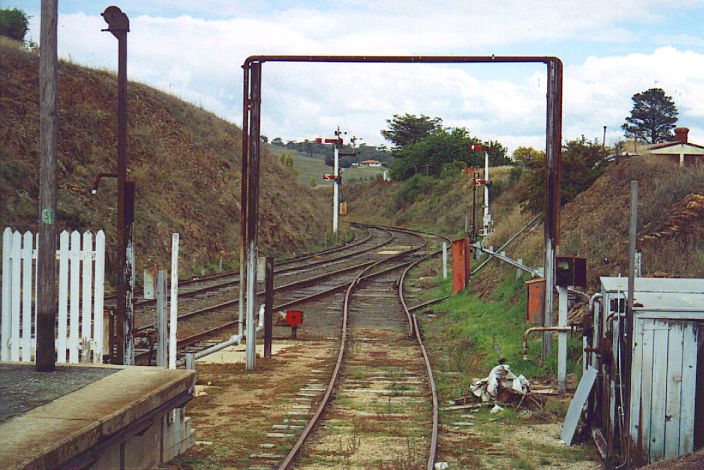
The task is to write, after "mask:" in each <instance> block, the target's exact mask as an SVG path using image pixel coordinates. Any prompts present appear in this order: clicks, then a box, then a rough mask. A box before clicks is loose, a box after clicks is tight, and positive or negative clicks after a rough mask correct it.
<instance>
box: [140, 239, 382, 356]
mask: <svg viewBox="0 0 704 470" xmlns="http://www.w3.org/2000/svg"><path fill="white" fill-rule="evenodd" d="M364 229H365V230H366V231H367V232H368V235H367V236H366V237H364V238H362V239H361V240H360V241H358V242H357V243H354V244H348V245H346V246H344V247H338V248H336V249H334V250H327V251H325V252H322V253H320V254H311V255H306V256H305V257H301V258H297V259H296V260H295V263H288V264H287V265H285V266H283V267H280V268H279V269H278V270H276V271H275V273H276V282H275V287H274V289H275V292H276V295H277V298H282V299H283V301H282V302H279V303H278V304H277V305H275V308H278V309H282V308H287V307H290V306H292V305H295V304H297V303H300V302H303V301H307V300H312V299H315V298H318V297H321V296H325V295H329V294H331V293H334V292H336V291H339V290H341V289H344V288H345V287H346V286H347V284H348V283H349V281H350V280H351V279H353V278H354V277H355V276H356V274H357V272H358V271H359V270H360V269H363V268H365V267H366V266H368V265H370V264H371V263H373V262H374V261H375V260H376V259H377V258H378V257H379V255H378V254H377V252H378V251H379V250H380V249H383V247H384V246H386V245H388V244H389V243H391V242H392V241H393V240H394V235H393V233H392V232H391V231H389V230H388V229H386V228H376V227H364ZM224 277H225V276H218V278H219V281H218V282H215V283H213V282H212V278H209V279H207V280H206V282H207V283H208V285H207V286H205V287H199V288H197V289H192V290H191V291H190V292H191V294H192V295H190V296H188V295H187V296H186V297H187V299H185V300H183V301H180V302H179V308H180V309H181V310H182V311H184V310H185V312H183V313H181V314H179V317H178V318H179V320H178V321H179V334H178V349H179V351H180V352H181V353H183V352H185V351H186V350H188V351H190V352H193V351H196V350H199V349H204V348H206V347H208V346H209V345H211V344H213V343H214V342H215V343H217V342H219V341H221V340H222V339H224V336H223V334H224V333H223V332H227V331H231V330H232V328H233V327H235V326H237V323H238V319H237V317H238V307H239V305H238V304H239V301H238V299H236V298H235V297H236V294H235V292H236V289H237V288H238V287H239V280H238V279H234V280H233V279H223V278H224ZM179 289H180V285H179ZM179 295H180V294H179ZM263 296H264V291H263V289H262V290H260V291H259V292H258V298H259V300H260V301H263ZM139 307H140V308H139V310H137V312H136V314H135V317H136V319H137V321H136V322H137V328H136V330H135V333H136V334H137V335H141V336H148V333H149V332H150V331H149V330H150V329H153V328H154V318H155V315H156V314H155V311H154V308H153V306H152V305H151V304H149V303H146V302H144V303H141V304H140V305H139ZM226 336H227V335H226ZM204 341H205V342H204ZM202 342H203V344H199V343H202ZM147 344H149V347H148V348H147V349H145V348H142V349H138V350H137V353H136V361H137V363H139V364H145V363H149V362H151V358H152V357H153V355H152V354H150V349H151V348H154V347H155V344H154V343H153V341H149V342H148V343H147Z"/></svg>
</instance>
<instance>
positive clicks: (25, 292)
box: [21, 231, 34, 362]
mask: <svg viewBox="0 0 704 470" xmlns="http://www.w3.org/2000/svg"><path fill="white" fill-rule="evenodd" d="M33 241H34V237H33V236H32V233H31V232H29V231H27V232H24V234H23V235H22V253H21V256H22V344H21V346H22V360H23V361H25V362H30V361H31V360H32V242H33Z"/></svg>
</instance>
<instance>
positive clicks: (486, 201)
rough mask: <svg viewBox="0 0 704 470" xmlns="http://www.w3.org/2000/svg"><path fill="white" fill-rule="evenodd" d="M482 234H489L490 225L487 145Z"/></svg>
mask: <svg viewBox="0 0 704 470" xmlns="http://www.w3.org/2000/svg"><path fill="white" fill-rule="evenodd" d="M484 180H485V181H486V184H485V185H484V235H489V227H490V226H491V214H490V213H489V184H490V183H489V182H490V181H491V180H490V179H489V147H487V146H486V145H485V146H484Z"/></svg>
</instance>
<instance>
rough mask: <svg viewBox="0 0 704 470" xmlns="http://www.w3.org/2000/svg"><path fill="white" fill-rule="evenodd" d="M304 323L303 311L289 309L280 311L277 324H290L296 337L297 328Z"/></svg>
mask: <svg viewBox="0 0 704 470" xmlns="http://www.w3.org/2000/svg"><path fill="white" fill-rule="evenodd" d="M302 324H303V312H301V311H300V310H289V311H287V312H279V319H278V321H277V322H276V326H288V327H290V328H291V337H292V338H294V339H295V338H296V330H297V329H298V327H299V326H301V325H302Z"/></svg>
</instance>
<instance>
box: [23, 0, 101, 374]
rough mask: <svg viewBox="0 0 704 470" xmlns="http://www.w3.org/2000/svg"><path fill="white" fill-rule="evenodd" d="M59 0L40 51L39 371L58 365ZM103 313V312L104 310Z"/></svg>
mask: <svg viewBox="0 0 704 470" xmlns="http://www.w3.org/2000/svg"><path fill="white" fill-rule="evenodd" d="M57 2H58V0H42V6H41V27H40V30H41V32H40V45H41V48H40V52H39V154H40V162H39V224H38V225H39V241H38V243H37V245H38V246H37V325H36V328H37V353H36V359H37V362H36V365H35V368H36V370H37V371H41V372H50V371H53V370H54V367H55V357H56V346H55V343H54V338H55V335H56V332H55V324H56V153H57V147H58V134H59V122H58V115H57V112H58V111H57V90H56V85H57V74H56V61H57V60H56V22H57V16H58V3H57ZM101 313H102V312H101Z"/></svg>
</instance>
